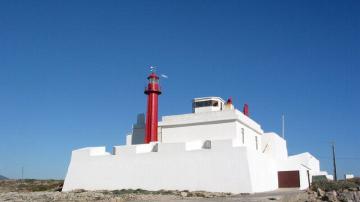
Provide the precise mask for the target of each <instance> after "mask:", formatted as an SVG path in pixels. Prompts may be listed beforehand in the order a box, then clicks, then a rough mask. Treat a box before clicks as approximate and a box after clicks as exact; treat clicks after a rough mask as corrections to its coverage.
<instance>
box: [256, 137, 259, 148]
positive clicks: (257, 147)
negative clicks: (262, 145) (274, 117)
mask: <svg viewBox="0 0 360 202" xmlns="http://www.w3.org/2000/svg"><path fill="white" fill-rule="evenodd" d="M255 144H256V150H258V149H259V148H258V137H257V136H255Z"/></svg>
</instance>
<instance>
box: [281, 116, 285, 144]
mask: <svg viewBox="0 0 360 202" xmlns="http://www.w3.org/2000/svg"><path fill="white" fill-rule="evenodd" d="M281 133H282V138H283V139H285V116H284V114H283V115H281Z"/></svg>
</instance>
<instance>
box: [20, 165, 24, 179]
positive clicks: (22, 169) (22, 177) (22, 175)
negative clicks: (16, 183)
mask: <svg viewBox="0 0 360 202" xmlns="http://www.w3.org/2000/svg"><path fill="white" fill-rule="evenodd" d="M21 180H24V166H21Z"/></svg>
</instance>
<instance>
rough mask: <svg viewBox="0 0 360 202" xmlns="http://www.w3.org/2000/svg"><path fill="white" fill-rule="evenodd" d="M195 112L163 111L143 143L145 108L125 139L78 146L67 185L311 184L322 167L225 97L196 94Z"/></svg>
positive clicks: (257, 187) (257, 188) (209, 187)
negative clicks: (153, 134) (154, 133)
mask: <svg viewBox="0 0 360 202" xmlns="http://www.w3.org/2000/svg"><path fill="white" fill-rule="evenodd" d="M192 111H193V113H190V114H182V115H173V116H164V117H162V120H161V121H160V122H159V123H158V142H150V143H149V144H143V142H144V137H145V135H144V133H145V132H144V131H145V129H144V128H145V120H144V115H139V116H138V120H137V123H136V124H135V125H134V126H133V132H132V134H129V135H127V139H126V145H122V146H114V147H113V152H112V153H108V152H106V150H105V147H88V148H82V149H78V150H74V151H73V152H72V156H71V162H70V165H69V168H68V173H67V175H66V178H65V182H64V187H63V191H70V190H73V189H87V190H103V189H108V190H114V189H130V188H131V189H138V188H141V189H145V190H160V189H165V190H190V191H195V190H204V191H211V192H231V193H255V192H264V191H271V190H276V189H278V188H279V187H298V188H299V189H305V188H307V187H308V185H309V180H311V179H312V176H313V175H320V174H321V175H327V173H326V172H323V171H322V172H321V171H320V165H319V160H317V159H316V158H315V157H314V156H312V155H311V154H310V153H308V152H305V153H301V154H297V155H293V156H288V152H287V146H286V140H284V139H283V138H282V137H280V136H279V135H278V134H276V133H273V132H264V131H263V129H262V128H261V126H260V125H259V124H258V123H256V122H255V121H254V120H252V119H251V118H249V117H248V116H246V115H244V113H243V112H241V111H239V110H237V109H234V107H233V105H232V104H231V103H225V102H224V101H223V100H222V99H221V98H219V97H206V98H196V99H194V100H193V108H192Z"/></svg>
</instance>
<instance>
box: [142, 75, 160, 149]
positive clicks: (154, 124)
mask: <svg viewBox="0 0 360 202" xmlns="http://www.w3.org/2000/svg"><path fill="white" fill-rule="evenodd" d="M148 80H149V83H148V85H147V87H146V88H145V91H144V93H145V94H146V95H147V96H148V98H147V111H146V125H145V143H149V142H156V141H158V137H157V135H158V96H159V95H160V94H161V91H160V85H159V77H158V76H157V75H156V74H155V73H154V72H152V73H151V74H150V75H149V76H148Z"/></svg>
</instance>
